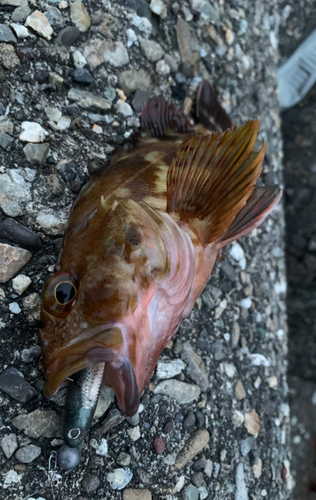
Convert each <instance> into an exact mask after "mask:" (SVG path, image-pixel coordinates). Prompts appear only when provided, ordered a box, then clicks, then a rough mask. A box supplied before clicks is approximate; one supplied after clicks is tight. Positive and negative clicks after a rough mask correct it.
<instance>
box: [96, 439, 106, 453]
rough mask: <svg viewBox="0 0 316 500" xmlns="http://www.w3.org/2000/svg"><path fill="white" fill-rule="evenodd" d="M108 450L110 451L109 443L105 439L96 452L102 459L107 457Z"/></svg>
mask: <svg viewBox="0 0 316 500" xmlns="http://www.w3.org/2000/svg"><path fill="white" fill-rule="evenodd" d="M108 450H109V447H108V442H107V440H106V439H104V438H103V439H101V442H100V444H99V445H98V447H97V448H96V450H95V452H96V454H97V455H100V456H101V457H106V456H107V454H108Z"/></svg>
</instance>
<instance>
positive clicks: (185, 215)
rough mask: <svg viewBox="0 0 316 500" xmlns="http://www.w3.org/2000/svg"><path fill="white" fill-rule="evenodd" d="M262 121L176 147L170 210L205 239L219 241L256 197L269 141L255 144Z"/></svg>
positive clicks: (169, 190)
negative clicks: (257, 184)
mask: <svg viewBox="0 0 316 500" xmlns="http://www.w3.org/2000/svg"><path fill="white" fill-rule="evenodd" d="M258 129H259V121H258V120H253V121H250V122H248V123H246V124H245V125H242V126H241V127H235V128H232V129H230V130H227V131H226V132H215V133H213V134H211V135H206V136H203V135H199V134H196V135H193V136H192V137H189V138H188V139H187V140H185V141H184V142H183V143H182V144H181V146H180V147H179V148H178V150H177V154H176V157H175V159H174V161H173V162H172V164H171V166H170V168H169V171H168V176H167V212H169V213H176V214H178V216H179V217H180V219H181V220H183V221H185V222H188V223H189V224H190V226H191V227H192V229H193V230H195V231H196V232H197V233H198V235H199V238H200V240H201V242H202V243H203V244H208V243H211V242H213V241H216V240H219V239H220V237H221V236H222V235H223V233H224V232H225V231H227V229H228V228H229V226H230V225H231V224H232V222H233V220H234V218H235V217H236V215H237V214H238V213H239V212H240V210H241V209H242V208H243V206H244V205H245V203H246V201H247V199H248V198H249V196H250V195H251V193H252V191H253V188H254V185H255V183H256V181H257V179H258V177H259V175H260V173H261V164H262V161H263V158H264V151H265V144H263V146H262V147H261V149H260V151H258V152H254V151H253V148H254V146H255V142H256V139H257V134H258Z"/></svg>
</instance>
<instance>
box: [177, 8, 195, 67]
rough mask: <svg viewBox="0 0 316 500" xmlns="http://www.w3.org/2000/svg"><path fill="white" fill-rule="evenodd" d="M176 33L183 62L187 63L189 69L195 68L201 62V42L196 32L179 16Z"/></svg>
mask: <svg viewBox="0 0 316 500" xmlns="http://www.w3.org/2000/svg"><path fill="white" fill-rule="evenodd" d="M176 33H177V41H178V46H179V50H180V54H181V60H182V62H183V63H186V64H187V65H188V66H189V67H191V66H195V65H196V64H197V63H198V61H199V60H200V46H199V42H198V40H197V37H196V34H195V31H194V30H193V29H192V28H191V27H190V26H189V25H188V23H187V22H186V21H184V20H183V19H182V17H181V16H178V22H177V25H176Z"/></svg>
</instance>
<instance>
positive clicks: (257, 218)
mask: <svg viewBox="0 0 316 500" xmlns="http://www.w3.org/2000/svg"><path fill="white" fill-rule="evenodd" d="M141 129H142V133H141V137H140V140H139V142H138V143H137V144H136V146H134V147H133V148H132V149H126V148H120V149H119V150H117V151H116V152H115V153H114V154H113V156H112V159H111V162H110V165H109V166H107V167H106V168H104V169H101V170H100V171H99V172H97V173H96V174H95V175H94V176H92V177H91V178H90V180H89V181H88V182H87V184H86V185H85V186H84V187H83V189H82V191H81V193H80V194H79V195H78V197H77V198H76V199H75V201H74V203H73V207H72V210H71V213H70V216H69V220H68V225H67V228H66V231H65V235H64V239H63V245H62V249H61V251H60V254H59V257H58V261H57V264H56V266H55V274H54V275H53V276H51V277H50V278H49V279H48V280H47V282H46V283H45V285H44V288H43V292H42V305H41V320H42V323H43V328H41V330H40V331H39V342H40V345H41V350H42V364H43V368H44V371H45V377H46V383H45V388H44V392H45V395H46V396H47V397H52V396H53V395H54V394H55V393H56V392H57V391H58V390H59V389H60V388H61V387H62V386H63V384H64V383H65V381H67V380H70V384H71V385H70V388H69V390H68V395H67V399H66V407H65V411H64V417H63V429H64V431H63V434H64V436H65V440H66V443H67V445H69V446H70V447H71V446H72V447H76V446H79V444H80V443H81V441H82V439H83V437H84V435H85V433H86V432H87V431H88V429H89V426H90V425H91V420H92V416H93V413H94V410H95V405H96V401H97V398H98V393H99V390H100V387H101V386H102V384H105V385H106V386H108V387H111V388H112V389H113V390H114V392H115V394H116V398H117V402H118V405H119V407H120V409H121V410H122V412H123V413H124V414H125V415H126V416H133V415H134V414H135V413H136V412H137V410H138V406H139V402H140V397H141V395H142V393H143V391H144V388H145V387H146V385H147V383H148V381H149V379H150V377H151V376H152V374H153V371H154V369H155V367H156V364H157V360H158V358H159V356H160V353H161V352H162V350H163V349H164V347H165V346H166V344H167V343H168V341H169V340H170V339H171V338H172V337H173V336H174V335H175V333H176V331H177V329H178V327H179V325H180V323H181V321H182V320H183V319H184V318H186V317H187V316H188V315H189V314H190V312H191V311H192V309H193V307H194V304H195V302H196V300H197V298H198V297H199V296H200V294H201V292H202V291H203V289H204V287H205V285H206V283H207V282H208V280H209V278H210V276H211V272H212V269H213V267H214V264H215V262H216V260H217V259H218V258H219V257H220V256H221V252H222V249H223V248H224V247H225V246H226V245H228V244H229V243H231V242H233V241H235V240H237V239H238V238H240V237H241V236H244V235H246V234H247V233H249V232H250V231H252V230H253V229H254V228H256V227H258V226H259V225H260V224H261V223H262V222H263V221H264V219H265V217H266V216H267V215H268V214H269V213H270V212H271V210H272V209H273V208H274V207H275V206H276V205H277V203H278V202H279V200H280V197H281V195H282V190H281V189H280V188H279V187H278V186H269V187H259V186H258V185H257V181H258V179H259V177H260V174H261V169H262V163H263V160H264V153H265V147H266V145H265V143H263V144H262V146H261V147H260V148H259V149H258V151H256V150H255V144H256V141H257V136H258V131H259V120H257V119H254V120H251V121H249V122H246V123H245V124H243V125H241V126H235V125H233V123H232V122H231V120H230V118H229V116H228V115H227V113H226V112H225V110H224V109H223V107H222V106H221V105H220V104H219V102H218V96H217V93H216V90H215V88H214V86H213V85H211V84H210V83H209V82H207V81H206V80H204V81H203V82H202V83H201V84H200V86H199V88H198V90H197V94H196V103H195V121H194V120H192V118H190V117H188V115H185V114H184V113H183V112H182V111H181V110H179V109H177V108H176V107H174V106H172V105H170V104H168V103H167V101H166V100H165V99H164V98H163V97H162V96H154V97H152V98H150V99H149V100H148V101H147V103H146V104H145V106H144V108H143V111H142V113H141ZM87 394H88V395H89V394H90V396H91V394H92V396H91V398H90V399H89V397H87Z"/></svg>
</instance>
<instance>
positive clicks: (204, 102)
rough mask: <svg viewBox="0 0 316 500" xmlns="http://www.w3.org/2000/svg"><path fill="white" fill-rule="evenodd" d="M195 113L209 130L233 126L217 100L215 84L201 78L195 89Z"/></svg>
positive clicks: (225, 128)
mask: <svg viewBox="0 0 316 500" xmlns="http://www.w3.org/2000/svg"><path fill="white" fill-rule="evenodd" d="M195 114H196V117H197V119H198V121H199V122H200V123H202V125H204V127H206V128H207V129H209V130H217V131H221V130H222V131H223V130H227V129H229V128H231V127H232V126H233V123H232V121H231V119H230V118H229V116H228V114H227V113H226V111H225V109H224V108H223V106H221V104H220V103H219V101H218V92H217V90H216V88H215V86H214V85H211V84H210V83H209V82H208V81H207V80H203V81H202V82H201V83H200V85H199V87H198V89H197V93H196V104H195Z"/></svg>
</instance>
